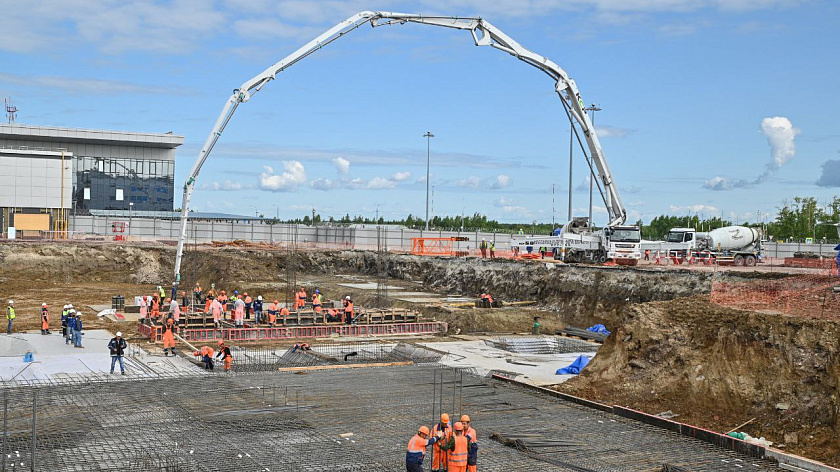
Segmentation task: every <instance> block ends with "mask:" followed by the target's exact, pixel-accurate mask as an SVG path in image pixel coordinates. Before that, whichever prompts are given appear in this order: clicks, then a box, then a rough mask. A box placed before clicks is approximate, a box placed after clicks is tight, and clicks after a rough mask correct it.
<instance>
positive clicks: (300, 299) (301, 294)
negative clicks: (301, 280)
mask: <svg viewBox="0 0 840 472" xmlns="http://www.w3.org/2000/svg"><path fill="white" fill-rule="evenodd" d="M305 307H306V290H304V288H303V287H301V288H300V290H298V292H297V298H296V299H295V310H296V311H297V310H302V309H304V308H305Z"/></svg>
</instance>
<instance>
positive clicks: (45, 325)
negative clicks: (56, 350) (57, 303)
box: [6, 300, 84, 349]
mask: <svg viewBox="0 0 840 472" xmlns="http://www.w3.org/2000/svg"><path fill="white" fill-rule="evenodd" d="M16 318H17V311H16V310H15V301H14V300H9V303H8V306H6V320H7V322H8V323H7V325H6V334H12V329H13V328H14V324H15V319H16ZM82 331H83V324H82V312H80V311H76V309H75V308H73V304H72V303H67V304H65V305H64V308H63V309H62V310H61V335H62V337H63V338H64V344H67V345H69V344H71V343H72V344H73V347H76V348H81V349H83V348H84V346H82ZM41 334H42V335H48V334H52V332H51V331H50V306H49V305H48V304H46V303H41Z"/></svg>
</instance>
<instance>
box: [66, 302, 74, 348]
mask: <svg viewBox="0 0 840 472" xmlns="http://www.w3.org/2000/svg"><path fill="white" fill-rule="evenodd" d="M75 324H76V310H75V308H73V305H70V309H69V310H67V335H66V336H65V337H64V345H65V346H66V345H68V344H70V343H71V342H73V326H75Z"/></svg>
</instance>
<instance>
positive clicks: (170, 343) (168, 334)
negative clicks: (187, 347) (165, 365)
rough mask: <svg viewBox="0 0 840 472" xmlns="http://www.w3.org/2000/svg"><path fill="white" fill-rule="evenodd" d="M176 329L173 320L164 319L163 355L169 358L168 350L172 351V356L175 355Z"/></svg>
mask: <svg viewBox="0 0 840 472" xmlns="http://www.w3.org/2000/svg"><path fill="white" fill-rule="evenodd" d="M177 329H178V327H177V326H176V325H175V320H174V319H173V318H172V317H171V316H170V317H168V318H166V323H164V324H163V355H164V357H167V356H169V350H170V349H172V355H173V356H174V355H175V331H176V330H177Z"/></svg>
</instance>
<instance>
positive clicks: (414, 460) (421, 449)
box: [405, 434, 429, 464]
mask: <svg viewBox="0 0 840 472" xmlns="http://www.w3.org/2000/svg"><path fill="white" fill-rule="evenodd" d="M428 445H429V440H428V439H423V438H421V437H420V435H419V434H415V435H414V436H413V437H412V438H411V440H410V441H408V447H407V448H406V451H405V462H406V464H422V463H423V456H425V455H426V446H428Z"/></svg>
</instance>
